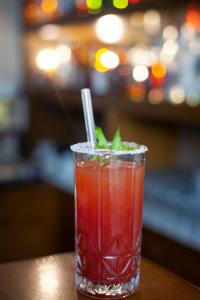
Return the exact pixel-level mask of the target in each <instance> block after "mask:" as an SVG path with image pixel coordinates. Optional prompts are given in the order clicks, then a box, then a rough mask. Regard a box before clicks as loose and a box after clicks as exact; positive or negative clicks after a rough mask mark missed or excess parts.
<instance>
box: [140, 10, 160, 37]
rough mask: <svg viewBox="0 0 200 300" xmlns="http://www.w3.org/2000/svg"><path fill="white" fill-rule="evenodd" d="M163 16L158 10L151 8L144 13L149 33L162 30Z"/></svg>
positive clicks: (152, 33)
mask: <svg viewBox="0 0 200 300" xmlns="http://www.w3.org/2000/svg"><path fill="white" fill-rule="evenodd" d="M160 27H161V17H160V13H159V12H158V11H156V10H149V11H147V12H146V13H145V14H144V29H145V31H146V33H147V34H150V35H156V34H157V33H158V32H159V31H160Z"/></svg>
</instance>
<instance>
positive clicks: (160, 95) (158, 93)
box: [148, 88, 164, 105]
mask: <svg viewBox="0 0 200 300" xmlns="http://www.w3.org/2000/svg"><path fill="white" fill-rule="evenodd" d="M148 100H149V102H150V103H151V104H155V105H156V104H160V103H161V102H162V101H163V100H164V92H163V90H161V89H156V88H155V89H152V90H151V91H150V92H149V94H148Z"/></svg>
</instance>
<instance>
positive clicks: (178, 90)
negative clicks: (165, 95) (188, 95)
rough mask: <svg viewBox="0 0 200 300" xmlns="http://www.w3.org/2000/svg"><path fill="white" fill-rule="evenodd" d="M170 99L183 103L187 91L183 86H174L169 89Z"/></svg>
mask: <svg viewBox="0 0 200 300" xmlns="http://www.w3.org/2000/svg"><path fill="white" fill-rule="evenodd" d="M169 100H170V101H171V102H172V103H173V104H181V103H183V102H184V100H185V91H184V90H183V88H182V87H181V86H178V85H175V86H172V87H171V89H170V91H169Z"/></svg>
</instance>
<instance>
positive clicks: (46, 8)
mask: <svg viewBox="0 0 200 300" xmlns="http://www.w3.org/2000/svg"><path fill="white" fill-rule="evenodd" d="M57 7H58V1H57V0H42V3H41V8H42V10H43V12H45V13H47V14H50V13H54V12H55V11H56V9H57Z"/></svg>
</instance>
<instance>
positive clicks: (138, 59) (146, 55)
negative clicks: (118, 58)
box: [128, 47, 157, 67]
mask: <svg viewBox="0 0 200 300" xmlns="http://www.w3.org/2000/svg"><path fill="white" fill-rule="evenodd" d="M156 60H157V57H156V54H155V53H154V52H153V51H152V50H150V49H148V48H144V47H134V48H132V49H130V50H129V52H128V61H129V63H130V64H131V65H133V66H135V65H142V64H143V65H145V66H147V67H150V66H151V65H152V64H153V63H154V62H155V61H156Z"/></svg>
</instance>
